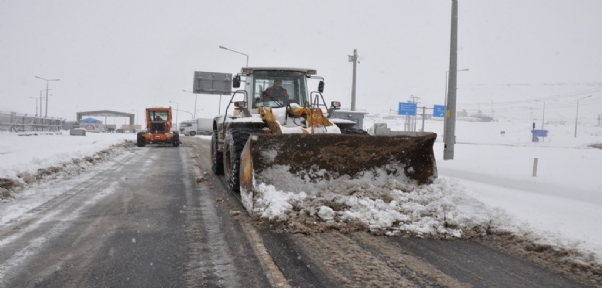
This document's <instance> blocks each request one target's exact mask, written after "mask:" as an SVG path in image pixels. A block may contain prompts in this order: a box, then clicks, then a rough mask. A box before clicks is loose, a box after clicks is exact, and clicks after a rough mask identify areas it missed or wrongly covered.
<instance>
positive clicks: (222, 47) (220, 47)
mask: <svg viewBox="0 0 602 288" xmlns="http://www.w3.org/2000/svg"><path fill="white" fill-rule="evenodd" d="M219 49H224V50H228V51H232V52H234V53H238V54H242V55H245V56H247V66H246V67H249V55H247V54H245V53H242V52H238V51H234V50H232V49H228V48H226V47H224V46H219Z"/></svg>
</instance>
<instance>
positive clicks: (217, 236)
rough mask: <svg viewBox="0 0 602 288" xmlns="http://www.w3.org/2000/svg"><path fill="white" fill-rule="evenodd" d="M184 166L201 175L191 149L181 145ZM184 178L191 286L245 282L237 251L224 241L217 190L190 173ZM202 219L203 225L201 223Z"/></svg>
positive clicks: (221, 285) (189, 280) (188, 275)
mask: <svg viewBox="0 0 602 288" xmlns="http://www.w3.org/2000/svg"><path fill="white" fill-rule="evenodd" d="M183 151H185V152H183ZM180 158H181V159H182V164H183V169H185V171H192V175H194V176H195V177H200V176H201V174H200V172H199V170H198V169H196V167H192V166H191V165H190V162H191V161H190V159H192V155H191V152H190V149H181V150H180ZM182 181H183V182H184V184H185V188H186V222H187V224H186V238H187V240H186V241H187V242H188V245H189V247H190V250H191V251H190V254H189V256H190V260H189V261H188V263H186V272H185V276H184V277H185V279H186V282H187V284H188V286H189V287H197V286H201V287H236V286H240V285H241V283H242V282H241V279H239V277H238V273H237V268H236V266H235V264H234V262H235V260H236V259H234V257H233V256H232V255H233V254H232V253H231V251H229V249H228V246H227V245H224V243H226V239H224V231H223V230H222V229H221V225H220V219H218V216H217V211H216V209H215V207H214V203H215V199H214V196H213V194H211V192H210V191H209V190H208V189H207V187H206V186H204V185H198V186H196V187H195V186H193V184H192V183H195V179H191V174H190V173H186V174H185V176H184V179H182ZM198 223H202V225H198Z"/></svg>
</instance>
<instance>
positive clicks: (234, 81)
mask: <svg viewBox="0 0 602 288" xmlns="http://www.w3.org/2000/svg"><path fill="white" fill-rule="evenodd" d="M232 87H234V88H239V87H240V75H236V77H234V79H232Z"/></svg>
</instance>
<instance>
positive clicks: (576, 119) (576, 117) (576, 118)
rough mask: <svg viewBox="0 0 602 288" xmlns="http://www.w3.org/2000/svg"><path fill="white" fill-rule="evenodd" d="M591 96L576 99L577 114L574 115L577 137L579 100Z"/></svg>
mask: <svg viewBox="0 0 602 288" xmlns="http://www.w3.org/2000/svg"><path fill="white" fill-rule="evenodd" d="M589 97H592V95H589V96H585V97H583V98H579V99H577V114H576V115H575V138H577V123H579V100H582V99H585V98H589Z"/></svg>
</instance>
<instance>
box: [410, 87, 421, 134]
mask: <svg viewBox="0 0 602 288" xmlns="http://www.w3.org/2000/svg"><path fill="white" fill-rule="evenodd" d="M418 99H420V97H418V96H414V95H410V103H416V105H418ZM410 131H413V132H416V115H415V114H414V117H413V118H412V116H410Z"/></svg>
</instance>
